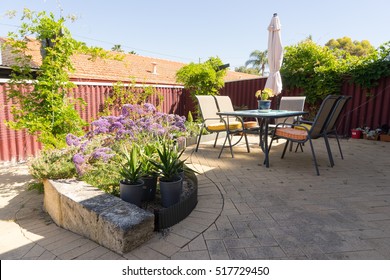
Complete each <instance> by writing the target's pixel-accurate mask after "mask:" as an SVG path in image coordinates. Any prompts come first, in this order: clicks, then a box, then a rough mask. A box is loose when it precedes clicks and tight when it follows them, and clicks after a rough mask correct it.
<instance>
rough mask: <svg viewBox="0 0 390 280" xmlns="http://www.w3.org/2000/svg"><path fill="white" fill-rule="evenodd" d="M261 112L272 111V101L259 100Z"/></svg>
mask: <svg viewBox="0 0 390 280" xmlns="http://www.w3.org/2000/svg"><path fill="white" fill-rule="evenodd" d="M257 103H258V109H259V110H270V109H271V100H257Z"/></svg>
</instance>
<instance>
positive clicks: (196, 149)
mask: <svg viewBox="0 0 390 280" xmlns="http://www.w3.org/2000/svg"><path fill="white" fill-rule="evenodd" d="M203 129H204V125H202V127H201V128H200V132H199V136H198V143H196V148H195V152H197V151H198V148H199V143H200V138H202V132H203Z"/></svg>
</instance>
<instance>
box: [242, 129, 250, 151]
mask: <svg viewBox="0 0 390 280" xmlns="http://www.w3.org/2000/svg"><path fill="white" fill-rule="evenodd" d="M243 133H244V137H245V143H246V150H247V151H248V153H250V152H251V150H250V149H249V143H248V137H247V135H246V133H245V132H243Z"/></svg>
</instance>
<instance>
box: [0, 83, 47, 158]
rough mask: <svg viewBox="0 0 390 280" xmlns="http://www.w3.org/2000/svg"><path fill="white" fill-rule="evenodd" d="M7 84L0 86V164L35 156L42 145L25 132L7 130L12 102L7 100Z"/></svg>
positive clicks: (10, 119)
mask: <svg viewBox="0 0 390 280" xmlns="http://www.w3.org/2000/svg"><path fill="white" fill-rule="evenodd" d="M7 86H8V85H7V84H0V162H1V161H21V160H24V159H26V158H28V157H29V156H32V155H35V154H36V153H37V152H38V151H39V150H40V149H41V148H42V145H41V144H39V143H38V142H37V139H36V137H33V136H30V135H28V134H27V133H26V131H25V130H18V131H16V130H13V129H9V128H8V127H7V126H6V125H5V122H6V121H12V120H13V116H12V114H11V108H12V106H13V105H14V104H13V102H12V100H9V101H8V100H7V96H6V89H7Z"/></svg>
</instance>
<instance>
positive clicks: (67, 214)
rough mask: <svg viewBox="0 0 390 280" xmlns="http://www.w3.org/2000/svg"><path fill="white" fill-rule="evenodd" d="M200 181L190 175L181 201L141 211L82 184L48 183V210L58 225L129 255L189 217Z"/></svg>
mask: <svg viewBox="0 0 390 280" xmlns="http://www.w3.org/2000/svg"><path fill="white" fill-rule="evenodd" d="M197 185H198V184H197V179H196V176H195V175H194V174H193V173H186V179H185V181H184V183H183V193H182V196H181V199H180V202H179V203H177V204H175V205H173V206H171V207H169V208H162V207H161V206H159V204H158V200H159V198H158V196H156V199H155V201H153V202H150V203H148V205H147V207H146V208H145V209H141V208H139V207H137V206H135V205H133V204H131V203H127V202H124V201H123V200H121V199H120V198H118V197H116V196H113V195H110V194H107V193H105V192H103V191H101V190H100V189H98V188H95V187H93V186H90V185H88V184H86V183H85V182H82V181H77V180H74V179H67V180H45V181H44V186H45V192H44V193H45V195H44V208H45V210H46V211H47V212H48V213H49V215H50V216H51V217H52V219H53V220H54V222H55V223H56V224H57V225H58V226H60V227H63V228H65V229H68V230H70V231H72V232H75V233H77V234H80V235H82V236H85V237H87V238H89V239H91V240H93V241H95V242H97V243H98V244H100V245H102V246H105V247H107V248H109V249H111V250H113V251H115V252H117V253H121V254H123V253H126V252H129V251H131V250H133V249H134V248H136V247H138V246H139V245H141V244H142V243H144V242H146V241H147V240H149V239H150V238H151V237H152V236H153V235H154V231H159V230H162V229H165V228H168V227H170V226H173V225H174V224H176V223H178V222H180V221H181V220H183V219H184V218H186V217H187V216H188V215H189V214H190V213H191V212H192V210H193V209H194V208H195V206H196V204H197V194H198V187H197Z"/></svg>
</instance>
